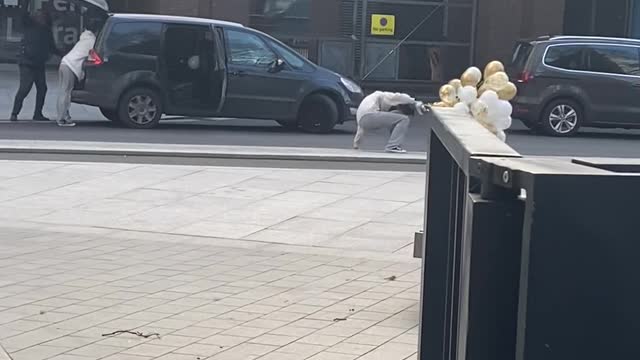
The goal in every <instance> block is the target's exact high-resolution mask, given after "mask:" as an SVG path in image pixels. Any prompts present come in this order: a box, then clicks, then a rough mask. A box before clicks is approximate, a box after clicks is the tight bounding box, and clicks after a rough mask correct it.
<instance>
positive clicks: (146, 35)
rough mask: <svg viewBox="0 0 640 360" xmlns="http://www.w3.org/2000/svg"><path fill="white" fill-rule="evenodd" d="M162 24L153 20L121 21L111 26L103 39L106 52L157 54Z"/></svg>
mask: <svg viewBox="0 0 640 360" xmlns="http://www.w3.org/2000/svg"><path fill="white" fill-rule="evenodd" d="M161 34H162V24H161V23H155V22H123V23H116V24H115V25H113V27H112V28H111V31H110V32H109V35H108V36H107V39H106V41H105V45H104V47H105V50H106V52H107V53H108V54H113V53H125V54H138V55H158V54H159V53H160V48H161V42H162V41H161Z"/></svg>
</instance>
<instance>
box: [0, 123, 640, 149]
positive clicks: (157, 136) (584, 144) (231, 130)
mask: <svg viewBox="0 0 640 360" xmlns="http://www.w3.org/2000/svg"><path fill="white" fill-rule="evenodd" d="M78 123H79V125H78V126H77V127H75V128H59V127H57V126H55V124H52V123H51V124H48V123H44V124H43V123H34V122H31V121H21V122H18V123H9V122H6V121H0V139H24V140H73V141H108V142H139V143H155V144H164V143H166V144H195V145H203V144H204V145H236V146H243V145H245V146H292V147H319V148H349V147H350V146H351V143H352V139H353V133H354V132H355V124H354V123H348V124H346V125H342V126H339V127H337V128H336V129H335V130H334V131H333V132H332V133H331V134H326V135H314V134H305V133H300V132H296V131H288V130H285V129H283V128H281V127H279V126H278V125H277V124H275V123H274V122H271V121H257V120H256V121H253V120H217V121H195V120H180V121H170V122H166V123H163V124H162V125H161V126H160V128H158V129H154V130H131V129H124V128H120V127H117V126H115V125H113V124H111V123H110V122H108V121H105V120H99V121H96V120H92V121H78ZM425 134H426V125H425V124H424V123H420V122H414V123H413V124H412V125H411V129H410V133H409V135H408V138H407V140H406V143H405V145H406V148H407V149H408V150H410V151H425V150H426V135H425ZM387 135H388V134H386V133H384V132H382V133H377V134H371V135H370V136H367V138H366V141H365V144H364V146H363V147H364V149H370V150H379V149H382V148H383V147H384V144H385V139H386V137H387ZM508 142H509V144H510V145H511V146H513V147H514V148H515V149H516V150H517V151H519V152H521V153H522V154H526V155H561V156H599V157H637V158H640V131H637V130H632V131H629V130H611V131H602V130H591V129H587V130H585V131H583V132H582V133H580V134H579V136H577V137H574V138H569V139H562V138H551V137H546V136H539V135H532V134H530V133H529V132H527V131H526V130H525V129H524V127H523V126H522V125H519V124H515V125H514V128H513V129H512V130H511V131H510V133H509V139H508Z"/></svg>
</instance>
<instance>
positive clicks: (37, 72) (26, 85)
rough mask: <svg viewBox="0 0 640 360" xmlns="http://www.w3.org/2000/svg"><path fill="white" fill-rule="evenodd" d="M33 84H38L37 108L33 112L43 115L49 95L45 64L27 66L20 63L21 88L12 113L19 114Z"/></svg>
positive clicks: (34, 114) (35, 114) (36, 115)
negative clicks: (45, 101) (45, 100)
mask: <svg viewBox="0 0 640 360" xmlns="http://www.w3.org/2000/svg"><path fill="white" fill-rule="evenodd" d="M33 84H35V85H36V91H37V93H36V108H35V110H34V112H33V116H34V117H38V116H42V108H43V107H44V99H45V98H46V96H47V76H46V73H45V67H44V66H41V67H40V66H38V67H33V66H27V65H20V88H18V93H17V94H16V98H15V100H14V102H13V110H12V111H11V115H16V116H17V115H18V114H20V111H21V110H22V104H23V103H24V99H25V98H26V97H27V95H29V93H30V92H31V88H33Z"/></svg>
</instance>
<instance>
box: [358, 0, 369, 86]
mask: <svg viewBox="0 0 640 360" xmlns="http://www.w3.org/2000/svg"><path fill="white" fill-rule="evenodd" d="M368 7H369V0H362V17H361V20H362V24H360V74H359V78H360V79H362V77H363V76H364V74H366V70H365V69H366V63H367V10H368Z"/></svg>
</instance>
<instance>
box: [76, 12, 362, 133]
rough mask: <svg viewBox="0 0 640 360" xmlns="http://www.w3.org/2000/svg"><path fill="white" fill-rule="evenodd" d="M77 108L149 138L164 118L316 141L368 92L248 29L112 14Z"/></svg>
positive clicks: (81, 87)
mask: <svg viewBox="0 0 640 360" xmlns="http://www.w3.org/2000/svg"><path fill="white" fill-rule="evenodd" d="M84 67H85V71H86V76H85V79H84V80H83V81H81V82H80V83H79V84H78V85H77V87H76V89H75V90H74V92H73V95H72V100H73V102H75V103H79V104H86V105H92V106H97V107H99V108H100V110H101V111H102V113H103V114H104V116H105V117H107V118H108V119H110V120H112V121H114V122H117V123H119V124H122V125H124V126H127V127H131V128H137V129H148V128H153V127H155V126H157V125H158V123H159V121H160V119H161V117H162V115H163V114H164V115H172V116H190V117H203V118H206V117H226V118H252V119H269V120H276V121H277V122H278V123H280V124H281V125H282V126H285V127H290V128H300V129H302V130H304V131H308V132H314V133H325V132H329V131H331V129H333V128H334V126H335V125H336V124H340V123H343V122H345V121H347V120H352V119H353V118H354V117H355V112H356V109H357V107H358V105H359V103H360V101H361V100H362V97H363V94H362V90H361V89H360V87H359V86H358V85H357V84H356V83H355V82H353V81H352V80H349V79H347V78H345V77H343V76H340V75H339V74H336V73H334V72H332V71H329V70H327V69H324V68H322V67H320V66H317V65H315V64H313V63H312V62H310V61H308V60H307V59H306V58H304V57H302V56H301V55H299V54H298V53H297V52H296V51H294V50H292V49H291V48H289V47H288V46H286V45H285V44H283V43H281V42H280V41H278V40H276V39H274V38H272V37H270V36H268V35H266V34H263V33H261V32H258V31H256V30H253V29H249V28H246V27H244V26H242V25H240V24H235V23H230V22H223V21H215V20H210V19H198V18H188V17H175V16H159V15H134V14H112V15H110V16H109V18H108V19H107V20H106V23H105V25H104V26H103V28H102V31H101V32H100V34H99V35H98V39H97V41H96V45H95V49H94V50H92V51H91V52H90V54H89V57H88V59H87V60H86V62H85V65H84Z"/></svg>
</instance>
